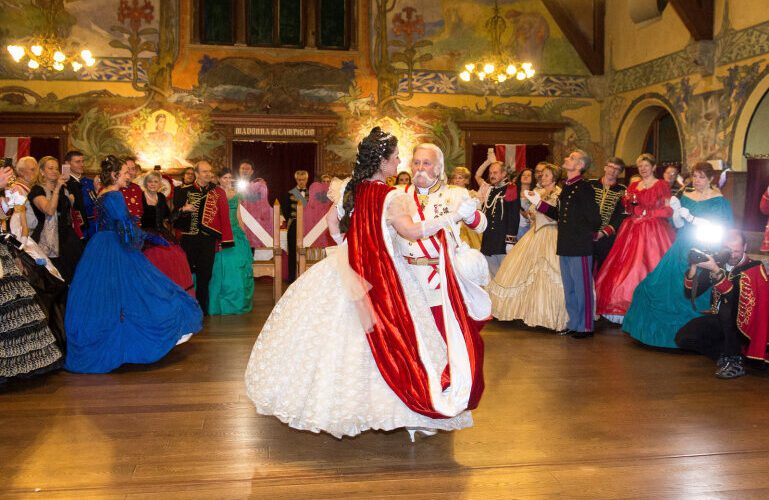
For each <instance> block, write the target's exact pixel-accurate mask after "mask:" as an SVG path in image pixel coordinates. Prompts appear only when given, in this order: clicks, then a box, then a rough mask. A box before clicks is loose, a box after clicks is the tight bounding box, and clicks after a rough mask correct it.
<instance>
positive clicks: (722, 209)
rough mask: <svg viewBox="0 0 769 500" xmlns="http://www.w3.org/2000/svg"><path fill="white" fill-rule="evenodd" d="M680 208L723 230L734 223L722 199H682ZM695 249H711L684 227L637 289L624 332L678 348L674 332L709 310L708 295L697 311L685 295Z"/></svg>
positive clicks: (650, 342) (693, 228)
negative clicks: (685, 280) (690, 255)
mask: <svg viewBox="0 0 769 500" xmlns="http://www.w3.org/2000/svg"><path fill="white" fill-rule="evenodd" d="M681 206H683V207H686V208H687V209H689V211H690V212H691V214H692V215H693V216H695V217H701V218H704V219H707V220H708V221H710V222H712V223H714V224H720V225H722V226H724V227H725V228H728V227H729V226H731V225H732V223H733V217H732V206H731V204H730V203H729V201H728V200H727V199H726V198H724V197H722V196H718V197H716V198H710V199H707V200H704V201H694V200H692V199H691V198H689V197H688V196H682V197H681ZM694 247H696V248H700V249H703V250H709V249H711V248H708V247H706V246H704V245H703V244H702V242H700V241H698V240H697V239H696V226H694V225H692V224H686V225H685V226H684V227H683V228H682V229H681V230H680V231H679V232H678V236H677V238H676V241H675V243H673V245H672V246H671V247H670V249H669V250H668V251H667V252H666V253H665V256H664V257H662V260H660V262H659V264H658V265H657V267H655V268H654V270H653V271H652V272H651V273H649V274H648V275H647V276H646V278H644V280H643V281H641V283H639V285H638V286H637V287H636V289H635V292H634V293H633V300H632V302H631V304H630V308H629V309H628V311H627V314H626V315H625V320H624V322H623V324H622V330H623V331H625V332H627V333H629V334H630V336H631V337H633V338H634V339H636V340H638V341H640V342H642V343H644V344H647V345H650V346H655V347H666V348H677V346H676V343H675V336H676V332H678V330H679V329H680V328H681V327H682V326H684V325H685V324H686V323H688V322H689V321H690V320H692V319H694V318H696V317H698V316H701V313H700V312H699V311H705V310H707V309H709V307H710V294H709V293H703V294H702V295H700V296H699V297H698V298H697V299H696V301H695V305H696V308H697V310H696V311H695V310H694V309H693V308H692V304H691V302H690V300H689V299H687V298H686V296H685V295H684V273H685V272H686V270H687V269H688V268H689V264H688V261H687V256H688V254H689V250H691V249H692V248H694Z"/></svg>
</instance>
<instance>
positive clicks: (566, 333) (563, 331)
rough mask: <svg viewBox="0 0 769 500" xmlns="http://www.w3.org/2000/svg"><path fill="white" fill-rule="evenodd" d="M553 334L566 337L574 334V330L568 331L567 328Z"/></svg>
mask: <svg viewBox="0 0 769 500" xmlns="http://www.w3.org/2000/svg"><path fill="white" fill-rule="evenodd" d="M555 333H557V334H558V335H561V336H562V337H566V336H567V335H571V334H572V333H575V332H574V330H569V329H568V328H566V329H565V330H558V331H557V332H555Z"/></svg>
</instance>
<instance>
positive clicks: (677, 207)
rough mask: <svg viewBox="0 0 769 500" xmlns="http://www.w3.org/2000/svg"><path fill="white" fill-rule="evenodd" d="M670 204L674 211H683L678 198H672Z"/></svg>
mask: <svg viewBox="0 0 769 500" xmlns="http://www.w3.org/2000/svg"><path fill="white" fill-rule="evenodd" d="M668 203H669V205H670V208H672V209H673V211H676V210H680V209H681V200H679V199H678V197H677V196H671V197H670V201H669V202H668Z"/></svg>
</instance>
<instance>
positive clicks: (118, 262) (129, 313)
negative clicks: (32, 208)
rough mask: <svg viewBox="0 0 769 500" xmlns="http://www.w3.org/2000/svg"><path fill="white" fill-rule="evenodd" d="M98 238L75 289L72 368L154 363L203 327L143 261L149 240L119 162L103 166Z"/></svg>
mask: <svg viewBox="0 0 769 500" xmlns="http://www.w3.org/2000/svg"><path fill="white" fill-rule="evenodd" d="M100 178H101V181H102V185H103V186H104V190H102V192H101V194H100V195H99V198H98V199H97V200H96V209H95V210H96V212H97V231H96V234H94V235H93V236H92V237H91V239H90V240H89V241H88V245H87V246H86V248H85V252H84V253H83V257H82V258H81V259H80V262H79V263H78V265H77V269H76V271H75V277H74V279H73V280H72V285H70V288H69V296H68V297H67V309H66V313H65V318H64V326H65V331H66V333H67V354H66V359H65V362H64V367H65V368H66V369H67V370H69V371H72V372H77V373H107V372H110V371H112V370H114V369H115V368H117V367H119V366H120V365H122V364H124V363H154V362H155V361H158V360H159V359H160V358H162V357H163V356H165V355H166V354H168V352H169V351H170V350H171V349H173V348H174V346H176V345H177V344H180V343H183V342H185V341H186V340H188V339H189V338H190V336H191V335H192V334H193V333H196V332H198V331H200V330H201V329H202V327H203V313H202V312H201V310H200V307H199V306H198V303H197V302H196V301H195V299H193V298H192V297H190V296H189V295H188V294H187V292H185V291H184V290H182V289H181V288H180V287H179V286H178V285H177V284H175V283H174V282H173V281H171V280H170V279H168V278H167V277H166V276H165V275H164V274H163V273H161V272H160V271H159V270H158V268H156V267H155V266H153V265H152V264H151V263H150V261H149V260H147V258H146V257H145V256H144V254H142V252H141V247H142V244H143V242H144V240H145V239H146V240H149V241H151V242H153V243H155V244H159V245H167V244H168V243H167V242H165V240H163V239H162V238H158V237H155V236H154V235H152V234H149V233H145V232H143V231H142V230H141V229H139V226H137V225H136V222H135V220H134V218H133V217H132V216H131V215H130V214H129V213H128V209H127V208H126V204H125V199H124V198H123V194H122V193H121V192H120V188H121V187H125V185H126V184H127V181H128V169H127V168H126V165H125V163H122V162H121V161H119V160H118V159H117V158H115V157H114V156H108V157H107V158H106V159H105V160H104V161H103V162H102V165H101V175H100Z"/></svg>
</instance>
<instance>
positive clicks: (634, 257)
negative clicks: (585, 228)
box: [595, 153, 675, 324]
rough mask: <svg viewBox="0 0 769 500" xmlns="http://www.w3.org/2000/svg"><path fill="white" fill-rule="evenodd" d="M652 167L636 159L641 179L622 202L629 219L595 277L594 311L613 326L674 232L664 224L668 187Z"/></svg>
mask: <svg viewBox="0 0 769 500" xmlns="http://www.w3.org/2000/svg"><path fill="white" fill-rule="evenodd" d="M655 164H656V160H655V159H654V157H653V156H652V155H650V154H647V153H645V154H642V155H641V156H639V157H638V159H637V160H636V166H637V167H638V173H639V175H640V176H641V180H639V181H636V182H633V183H632V184H630V186H629V187H628V189H627V193H626V194H625V197H624V198H623V199H622V202H623V204H624V205H625V211H626V212H627V213H628V214H629V216H628V217H627V218H626V219H625V221H624V222H623V223H622V225H621V226H620V229H619V232H618V234H617V240H616V241H615V242H614V246H612V249H611V251H610V252H609V256H608V257H607V258H606V261H605V262H604V264H603V266H601V270H600V271H599V272H598V276H596V280H595V292H596V312H597V313H598V314H600V315H602V316H604V317H605V318H606V319H608V320H609V321H612V322H614V323H620V324H621V323H622V320H623V318H624V316H625V313H626V312H627V310H628V308H629V307H630V301H631V300H632V298H633V292H634V291H635V288H636V286H638V284H639V283H640V282H641V280H643V279H644V278H645V277H646V275H647V274H649V273H650V272H651V271H652V270H653V269H654V268H655V266H656V265H657V263H659V261H660V259H662V256H663V255H665V252H667V250H668V248H670V246H671V245H672V244H673V240H674V239H675V231H674V230H673V228H672V227H670V224H669V223H668V221H667V219H668V217H670V216H671V215H673V210H672V209H671V208H670V206H669V200H670V186H669V185H668V184H667V183H666V182H665V181H662V180H660V179H657V178H656V177H654V166H655Z"/></svg>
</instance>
